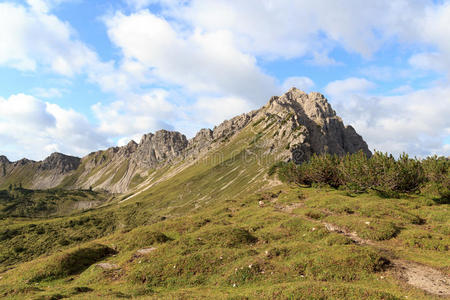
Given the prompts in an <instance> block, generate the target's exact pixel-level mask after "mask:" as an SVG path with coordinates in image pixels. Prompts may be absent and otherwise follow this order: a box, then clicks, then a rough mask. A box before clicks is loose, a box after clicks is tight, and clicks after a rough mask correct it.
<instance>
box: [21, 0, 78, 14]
mask: <svg viewBox="0 0 450 300" xmlns="http://www.w3.org/2000/svg"><path fill="white" fill-rule="evenodd" d="M69 1H75V0H26V2H27V4H28V5H29V6H30V8H31V9H32V10H34V11H36V12H40V13H48V12H49V11H50V10H51V9H53V8H54V7H55V6H57V5H59V4H61V3H63V2H69Z"/></svg>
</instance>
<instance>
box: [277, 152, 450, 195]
mask: <svg viewBox="0 0 450 300" xmlns="http://www.w3.org/2000/svg"><path fill="white" fill-rule="evenodd" d="M275 172H277V173H278V175H279V178H280V179H281V180H282V181H285V182H292V183H297V184H303V185H308V186H311V185H312V184H326V185H329V186H331V187H333V188H344V189H346V190H349V191H350V192H353V193H362V192H367V191H368V190H374V191H376V192H378V193H379V194H380V195H385V196H390V197H393V196H398V194H399V193H415V192H419V191H422V192H425V193H435V194H436V196H438V195H439V196H440V198H441V201H444V202H446V203H448V201H450V160H449V159H448V158H445V157H437V156H433V157H428V158H426V159H424V160H419V159H416V158H410V157H409V156H408V155H407V154H402V155H400V157H399V158H398V159H395V158H394V157H393V156H392V155H388V154H384V153H381V152H375V154H374V155H373V156H372V157H370V158H368V157H367V156H366V155H364V153H362V152H359V153H356V154H347V155H346V156H343V157H339V156H337V155H330V154H321V155H313V156H312V157H311V159H310V160H309V161H308V162H305V163H303V164H301V165H295V164H294V163H284V162H281V163H277V164H275V165H273V166H272V167H271V168H270V170H269V175H273V174H274V173H275Z"/></svg>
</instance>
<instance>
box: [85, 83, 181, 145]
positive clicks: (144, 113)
mask: <svg viewBox="0 0 450 300" xmlns="http://www.w3.org/2000/svg"><path fill="white" fill-rule="evenodd" d="M167 95H168V93H167V92H166V91H164V90H152V91H151V92H148V93H146V94H129V95H127V96H126V99H123V100H118V101H115V102H113V103H110V104H108V105H104V104H102V103H97V104H95V105H93V106H92V109H93V111H94V113H95V115H96V117H97V119H98V120H99V121H100V126H99V131H100V132H103V133H105V134H108V135H109V136H121V137H122V143H123V136H126V137H133V138H134V137H136V136H139V135H142V134H144V133H147V132H149V131H155V130H158V129H161V128H165V129H173V127H172V126H171V125H169V124H168V123H167V122H168V121H170V120H174V119H176V117H177V115H175V107H174V105H173V104H171V103H169V102H168V101H167V100H166V97H167Z"/></svg>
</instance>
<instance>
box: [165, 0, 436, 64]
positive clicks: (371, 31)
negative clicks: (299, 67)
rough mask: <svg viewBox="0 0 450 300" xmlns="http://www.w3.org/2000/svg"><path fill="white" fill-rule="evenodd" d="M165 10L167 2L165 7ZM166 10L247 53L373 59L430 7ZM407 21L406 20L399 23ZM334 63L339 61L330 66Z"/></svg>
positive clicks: (283, 1)
mask: <svg viewBox="0 0 450 300" xmlns="http://www.w3.org/2000/svg"><path fill="white" fill-rule="evenodd" d="M162 2H163V5H164V2H165V1H162ZM178 3H179V5H174V4H173V1H169V4H166V6H167V7H168V9H167V11H166V14H170V15H171V16H175V17H176V18H178V19H181V20H186V21H187V22H188V23H189V24H192V27H194V28H196V27H200V28H203V29H205V30H208V31H217V30H229V31H231V32H233V33H234V34H235V39H236V41H237V42H238V43H239V45H240V47H241V48H242V49H243V50H244V51H248V52H251V53H255V54H258V55H265V56H267V57H272V58H277V57H284V58H292V57H301V56H304V55H306V54H308V53H309V54H314V53H316V55H317V54H318V53H319V54H320V55H322V56H323V57H325V58H326V57H327V56H326V55H324V54H326V53H327V52H328V51H329V50H331V49H332V48H333V47H335V46H336V45H338V44H339V45H341V46H342V47H344V48H345V49H346V50H347V51H349V52H356V53H359V54H361V55H363V56H365V57H370V56H371V55H372V54H373V53H374V52H375V51H377V50H378V49H379V48H380V47H381V45H382V44H383V43H384V42H385V41H388V40H389V39H391V38H393V37H395V36H396V35H400V34H401V35H406V34H407V33H408V32H409V30H410V29H409V28H410V26H411V20H414V17H416V16H418V15H421V14H423V13H422V11H423V10H424V7H425V5H426V4H427V3H426V2H425V1H416V2H411V1H406V0H398V1H390V0H381V1H359V0H346V1H341V0H338V1H336V0H325V1H308V0H300V1H289V0H279V1H276V2H275V1H262V2H261V1H259V0H247V1H240V0H216V1H204V0H192V1H189V2H188V3H186V2H183V1H179V2H178ZM399 16H401V17H399ZM329 62H330V63H334V61H329Z"/></svg>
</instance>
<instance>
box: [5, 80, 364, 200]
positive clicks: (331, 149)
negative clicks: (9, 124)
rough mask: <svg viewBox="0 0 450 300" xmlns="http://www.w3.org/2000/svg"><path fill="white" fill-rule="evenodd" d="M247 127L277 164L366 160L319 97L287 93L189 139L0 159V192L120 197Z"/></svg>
mask: <svg viewBox="0 0 450 300" xmlns="http://www.w3.org/2000/svg"><path fill="white" fill-rule="evenodd" d="M248 126H252V127H251V129H252V132H254V139H253V141H254V142H255V143H258V142H259V139H260V137H261V135H262V133H263V131H264V130H266V129H268V128H270V129H271V130H272V131H274V134H273V135H272V136H271V137H270V138H266V139H264V144H262V143H261V145H260V149H261V153H259V154H258V155H269V156H270V155H271V156H274V158H275V159H277V160H294V161H296V162H301V161H303V160H307V159H308V158H309V157H310V156H311V155H312V154H313V153H324V152H327V153H333V154H338V155H344V154H345V153H354V152H357V151H359V150H362V151H363V152H364V153H366V154H367V155H369V156H370V155H371V152H370V151H369V149H368V146H367V144H366V142H365V141H364V140H363V139H362V137H361V136H360V135H359V134H357V133H356V131H355V130H354V129H353V127H351V126H345V125H344V123H343V121H342V119H341V118H339V117H338V116H337V115H336V112H335V111H334V110H333V109H332V107H331V105H330V104H329V103H328V101H327V99H326V98H325V97H324V96H323V95H322V94H320V93H309V94H307V93H305V92H303V91H300V90H298V89H296V88H292V89H290V90H289V91H288V92H286V93H285V94H283V95H282V96H279V97H278V96H275V97H272V98H271V99H270V101H269V102H268V103H267V104H266V105H265V106H263V107H262V108H260V109H258V110H254V111H251V112H249V113H245V114H242V115H239V116H236V117H234V118H232V119H230V120H226V121H224V122H222V123H221V124H220V125H218V126H216V127H214V129H212V130H211V129H202V130H200V131H199V132H198V133H197V134H196V136H195V137H193V138H192V139H189V140H188V139H187V138H186V136H185V135H183V134H181V133H179V132H175V131H167V130H159V131H157V132H155V133H154V134H152V133H149V134H145V135H144V136H143V137H142V139H141V141H140V142H139V143H136V142H134V141H130V142H129V143H128V144H127V145H125V146H122V147H111V148H108V149H106V150H101V151H96V152H92V153H90V154H88V155H87V156H85V157H83V158H78V157H73V156H68V155H64V154H61V153H53V154H51V155H50V156H49V157H47V158H46V159H45V160H43V161H40V162H35V161H31V160H27V159H22V160H19V161H16V162H10V161H9V160H8V159H7V158H6V157H5V156H0V187H3V188H6V187H7V186H8V185H10V184H19V183H20V184H22V185H23V186H24V187H27V188H33V189H47V188H54V187H60V188H65V189H77V188H84V189H88V188H93V189H98V190H106V191H109V192H113V193H124V192H127V191H130V190H132V189H134V188H136V187H137V186H139V185H141V184H144V183H145V180H146V179H147V178H148V177H149V176H150V174H151V173H152V172H153V171H154V170H156V169H161V168H163V167H165V166H167V165H171V164H177V163H181V162H186V161H193V160H196V159H198V157H200V156H202V154H204V153H207V152H208V151H210V150H211V149H216V150H217V149H220V147H221V146H223V145H225V144H226V143H227V142H228V141H229V140H230V139H232V138H233V136H235V135H236V133H238V132H240V131H241V130H242V129H244V128H246V127H248Z"/></svg>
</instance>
